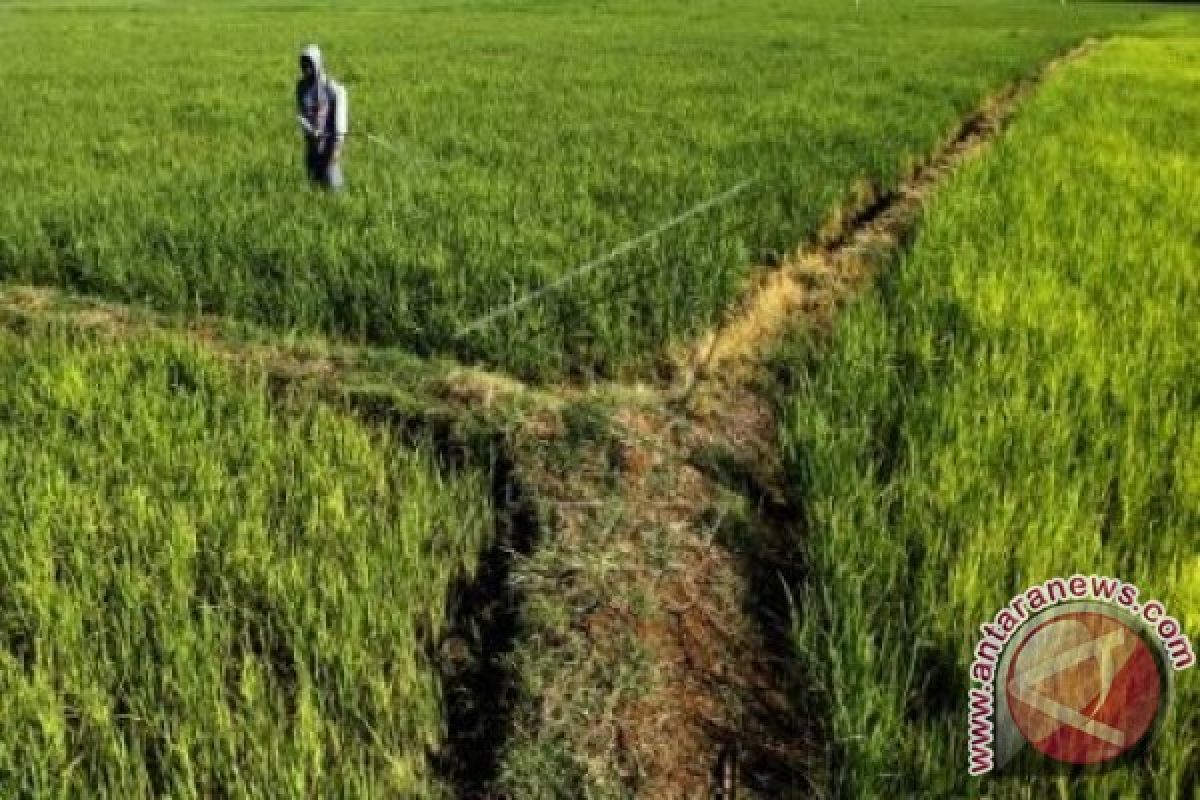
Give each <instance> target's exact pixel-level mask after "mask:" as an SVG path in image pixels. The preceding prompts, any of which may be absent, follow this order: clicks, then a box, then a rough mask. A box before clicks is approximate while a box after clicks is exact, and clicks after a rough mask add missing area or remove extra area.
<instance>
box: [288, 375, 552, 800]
mask: <svg viewBox="0 0 1200 800" xmlns="http://www.w3.org/2000/svg"><path fill="white" fill-rule="evenodd" d="M274 388H275V390H276V391H281V392H284V393H287V392H288V391H290V389H289V387H288V382H287V381H284V382H282V383H281V384H280V385H279V386H277V387H274ZM336 396H337V398H338V399H339V400H340V402H342V403H343V404H344V405H346V406H347V407H349V408H350V409H351V411H352V412H353V413H355V414H356V415H358V416H359V417H360V418H361V419H363V420H364V421H366V422H367V423H368V424H370V425H371V426H373V427H374V428H376V429H378V430H383V431H387V432H389V433H390V435H391V436H393V437H395V439H396V441H397V443H398V444H399V445H401V446H402V447H405V448H412V447H424V448H427V449H429V450H432V451H433V452H434V453H435V454H436V456H437V460H438V462H439V465H440V467H441V468H442V469H443V470H445V471H448V472H451V473H453V472H455V471H459V470H463V469H481V470H483V471H485V474H486V475H487V476H488V478H489V481H490V486H489V495H490V501H491V511H492V520H493V524H492V531H491V535H490V536H489V538H488V539H487V542H486V544H485V547H484V550H483V552H482V553H480V555H479V560H478V566H477V569H476V571H475V573H474V574H473V575H472V574H467V573H465V572H464V573H462V574H460V575H459V576H458V577H457V578H456V579H455V580H454V581H453V582H452V583H451V585H450V586H449V587H448V588H447V596H446V605H445V607H446V609H447V622H446V625H445V629H444V630H441V631H432V630H427V629H419V630H418V637H417V638H418V641H420V642H422V643H423V647H424V649H425V652H426V657H427V658H428V661H429V663H430V664H431V665H433V666H434V667H435V668H436V670H437V672H438V676H439V681H440V684H441V689H442V702H443V713H444V714H445V722H446V738H445V740H444V742H443V743H442V746H441V748H440V749H439V750H437V751H434V752H430V753H429V761H430V765H431V768H432V770H433V773H434V774H435V775H436V776H437V777H438V778H439V779H440V782H441V783H442V784H443V785H444V786H446V787H447V788H448V789H449V790H450V791H451V792H452V795H453V796H454V797H457V798H463V800H494V798H497V797H498V795H496V794H495V792H494V789H493V786H494V784H495V781H496V777H497V773H498V769H499V765H500V758H501V756H502V754H503V751H504V746H505V744H506V743H507V742H508V739H509V735H510V730H511V725H512V716H513V711H514V708H515V706H516V701H517V684H516V680H515V674H514V672H513V669H512V666H511V661H512V659H511V655H512V652H513V647H514V643H515V641H516V636H517V630H518V623H519V612H520V609H521V607H522V604H523V598H522V596H521V593H520V592H519V591H517V589H516V588H515V586H514V584H513V581H512V580H511V579H510V578H511V574H512V569H513V565H514V562H515V561H516V560H517V559H519V558H521V557H522V556H526V555H528V554H529V553H531V552H532V551H533V548H534V546H535V544H536V537H537V533H538V531H539V530H540V527H539V524H538V519H537V516H536V514H535V512H534V506H533V503H532V501H531V500H530V498H529V496H528V494H527V493H526V492H525V491H524V490H523V488H522V487H521V485H520V481H519V479H518V478H517V473H516V468H515V465H514V463H513V461H512V459H511V457H510V455H509V449H508V446H507V443H506V442H505V439H504V436H503V434H501V433H497V432H495V427H494V426H489V425H486V424H481V425H478V426H475V425H472V424H471V422H466V423H464V422H463V416H462V415H461V414H460V413H456V412H455V413H451V412H447V413H440V412H439V411H438V410H436V409H433V410H431V409H428V408H423V409H420V410H414V409H409V408H404V407H403V403H402V402H398V400H397V399H396V398H394V397H391V396H389V395H388V394H387V393H386V392H384V393H380V392H374V391H370V390H365V391H361V392H359V391H353V390H351V391H339V392H338V393H337V394H336Z"/></svg>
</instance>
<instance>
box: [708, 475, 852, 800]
mask: <svg viewBox="0 0 1200 800" xmlns="http://www.w3.org/2000/svg"><path fill="white" fill-rule="evenodd" d="M696 466H697V467H699V468H701V469H702V470H703V471H705V472H707V473H708V474H709V475H711V476H712V477H713V478H714V479H715V480H716V481H717V482H718V483H719V484H720V485H721V486H722V487H724V488H725V489H727V490H729V491H730V492H732V493H733V494H734V495H737V496H739V497H741V498H744V499H745V501H746V502H745V506H744V508H743V509H742V510H741V511H740V512H739V513H733V514H729V515H727V516H726V518H725V521H724V523H723V524H722V526H721V528H720V530H719V531H718V536H719V540H720V542H721V544H722V546H724V547H725V548H726V549H727V550H728V552H730V553H731V554H733V555H734V556H735V558H736V560H737V565H738V569H739V570H740V572H741V573H742V576H743V579H744V581H745V585H746V586H747V587H748V589H749V593H748V596H747V597H746V607H745V608H744V609H743V611H744V613H745V614H746V615H747V617H748V618H749V619H751V620H753V622H754V624H755V626H756V628H757V632H758V635H759V638H760V640H761V641H762V643H763V644H764V645H765V647H764V651H763V652H762V653H761V654H759V655H758V656H757V659H758V662H759V663H758V664H757V666H756V669H755V670H754V672H755V673H756V675H757V676H759V677H760V678H763V679H765V680H760V681H759V682H757V683H754V684H751V685H749V686H745V687H739V688H740V692H739V693H740V694H741V697H740V698H739V706H740V714H739V726H738V729H737V730H728V731H720V732H718V733H719V735H720V736H721V737H722V738H724V739H725V740H726V741H727V742H728V744H727V746H726V748H725V749H724V750H723V751H722V752H721V753H720V754H718V757H717V759H716V761H715V763H714V765H713V786H714V797H718V798H722V800H725V798H730V799H731V800H732V798H733V797H734V794H732V793H730V791H729V790H728V789H725V788H724V787H725V786H731V787H732V786H735V785H736V786H740V787H742V788H743V789H746V790H749V791H750V792H753V793H755V795H756V796H762V797H780V798H790V797H812V796H821V793H822V787H823V786H824V783H825V781H824V777H823V772H824V769H823V765H822V764H821V763H820V762H819V759H820V757H821V756H822V755H823V753H822V752H821V748H820V746H819V745H818V743H822V742H828V741H829V740H830V739H829V736H828V735H827V733H828V731H827V730H826V728H827V727H828V726H827V722H828V720H830V719H831V716H830V713H831V711H830V709H828V708H827V707H826V706H825V703H824V698H823V697H822V695H820V694H819V693H817V692H814V691H813V687H815V686H819V685H820V681H819V680H813V679H812V678H811V677H810V676H807V675H805V674H804V670H803V669H802V665H801V662H800V661H799V659H797V656H796V652H795V646H794V643H793V639H792V625H793V617H794V615H796V614H797V613H801V614H803V613H804V612H803V610H800V609H797V608H796V606H795V600H796V599H797V598H800V597H802V596H803V594H804V587H805V586H806V584H807V582H808V581H809V579H810V575H809V569H808V566H807V564H806V562H805V559H804V557H803V546H802V544H801V543H802V542H803V541H804V539H805V533H804V521H803V520H804V515H803V513H802V509H800V508H798V507H797V506H796V504H795V503H794V502H793V498H792V497H791V496H790V495H788V496H784V495H783V494H782V493H781V492H779V491H778V490H777V489H776V488H774V487H773V486H771V485H768V483H773V481H771V480H770V479H769V478H766V479H764V477H763V476H761V475H759V474H757V472H756V470H755V469H753V468H752V467H748V466H747V465H744V464H741V463H738V462H737V461H734V460H732V459H724V458H721V459H718V460H716V461H713V462H709V463H702V464H697V465H696ZM768 676H769V678H768ZM734 769H736V770H737V772H738V773H740V774H738V775H736V776H731V774H730V772H731V770H734ZM722 791H724V792H725V793H724V794H722V793H721V792H722Z"/></svg>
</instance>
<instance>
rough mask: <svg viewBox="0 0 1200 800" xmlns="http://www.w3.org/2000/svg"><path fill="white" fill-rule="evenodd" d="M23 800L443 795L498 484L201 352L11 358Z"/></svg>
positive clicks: (2, 457) (19, 786)
mask: <svg viewBox="0 0 1200 800" xmlns="http://www.w3.org/2000/svg"><path fill="white" fill-rule="evenodd" d="M0 375H2V376H3V380H2V381H0V409H2V410H0V475H2V476H3V478H2V479H3V484H4V491H3V492H0V795H3V796H4V797H13V798H16V797H127V798H134V797H151V796H170V797H176V798H187V797H247V798H249V797H296V798H300V797H306V798H307V797H383V796H403V797H417V796H439V792H440V790H439V787H438V786H437V785H436V782H435V780H434V779H433V778H432V777H431V774H430V771H429V768H428V766H427V764H426V753H427V751H429V750H436V749H437V747H438V746H439V745H440V743H441V741H442V737H443V733H444V732H443V728H444V724H445V723H444V721H443V716H442V714H443V712H442V708H441V700H440V697H439V689H438V682H437V681H438V678H437V674H436V672H435V670H434V669H432V668H431V665H430V664H429V663H427V661H426V655H425V650H426V648H427V647H428V642H429V640H430V637H431V636H432V635H436V634H437V633H438V632H439V631H441V630H442V628H443V623H444V617H445V615H446V600H447V593H448V591H449V588H450V585H451V581H453V580H454V579H455V578H457V577H458V576H460V575H462V574H463V572H464V571H467V570H472V569H474V566H475V563H476V560H477V558H478V553H479V551H480V548H481V546H482V544H483V540H484V538H485V537H486V535H487V532H488V530H489V522H488V516H487V515H488V501H487V499H486V494H485V486H484V484H483V482H482V481H481V480H480V479H479V478H478V476H474V475H472V474H470V473H460V474H456V475H455V476H452V477H446V476H442V475H440V474H439V471H438V465H437V463H436V460H435V459H434V458H433V456H432V455H431V454H429V453H427V452H424V451H423V450H420V449H416V450H404V449H401V448H399V447H398V446H396V444H395V442H394V441H392V440H391V439H390V437H389V436H388V435H387V434H386V432H383V431H380V430H375V429H370V428H366V427H364V426H363V424H361V423H360V422H358V421H356V420H354V419H353V418H350V417H348V416H346V415H345V414H343V413H340V412H338V411H335V410H333V409H331V408H329V407H325V406H322V405H319V404H316V403H313V402H309V401H304V400H302V399H299V398H297V399H295V400H293V401H291V402H289V403H288V407H287V408H286V409H281V408H278V407H276V406H275V405H274V404H273V403H272V402H271V400H270V399H269V398H268V394H267V391H266V387H265V386H264V385H263V384H262V383H261V382H259V381H257V380H252V379H249V378H248V377H247V376H244V375H235V374H231V373H230V372H228V371H227V370H226V369H224V368H220V367H219V366H218V365H216V364H214V363H213V362H212V361H211V360H210V359H209V358H206V357H203V356H202V355H201V354H199V353H198V351H197V350H196V349H195V348H193V347H185V346H182V345H180V344H178V343H171V342H168V341H149V342H146V343H142V344H136V345H134V344H126V345H120V344H117V343H114V342H112V341H103V340H100V341H86V340H85V341H78V340H77V337H76V336H68V335H66V334H63V333H54V332H49V333H41V334H36V335H32V336H31V337H28V338H24V339H20V338H17V337H16V336H14V335H13V334H11V333H5V334H3V335H0Z"/></svg>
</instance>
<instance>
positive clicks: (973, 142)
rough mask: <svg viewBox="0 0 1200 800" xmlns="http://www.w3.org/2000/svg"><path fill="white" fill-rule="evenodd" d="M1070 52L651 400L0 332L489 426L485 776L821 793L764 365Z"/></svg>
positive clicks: (852, 213) (413, 367) (989, 112)
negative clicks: (529, 515) (191, 358)
mask: <svg viewBox="0 0 1200 800" xmlns="http://www.w3.org/2000/svg"><path fill="white" fill-rule="evenodd" d="M1092 45H1093V43H1092V42H1085V43H1084V44H1083V45H1081V46H1079V47H1077V48H1075V49H1074V50H1072V51H1070V52H1069V53H1067V54H1065V55H1063V56H1061V57H1060V58H1058V59H1055V60H1054V61H1052V62H1050V63H1049V64H1048V65H1047V66H1046V67H1045V68H1044V69H1043V70H1042V71H1041V72H1040V73H1039V74H1038V76H1036V77H1034V78H1030V79H1027V80H1024V81H1020V82H1018V83H1016V84H1014V85H1012V86H1010V87H1009V88H1007V89H1006V90H1004V91H1002V92H1000V93H999V94H997V95H995V96H993V97H991V98H989V99H988V100H987V101H986V102H985V103H983V104H982V105H981V106H980V108H979V109H978V110H976V111H975V112H974V113H972V114H971V115H970V116H968V117H967V118H966V119H965V120H964V121H963V123H962V125H961V126H960V127H959V129H958V130H957V131H956V132H955V133H954V134H953V135H952V136H951V137H950V138H949V139H948V140H947V141H946V142H945V143H944V144H943V145H942V146H941V147H940V148H939V149H938V150H937V151H936V152H935V153H934V154H933V155H932V156H931V157H930V158H929V159H928V160H927V161H926V162H925V163H924V164H923V165H922V166H920V167H918V168H917V169H916V170H915V171H914V172H913V174H912V175H911V176H909V177H908V178H907V179H906V180H905V181H904V182H903V183H902V184H901V185H900V186H899V187H898V188H896V189H895V190H893V191H890V192H886V193H879V192H875V191H864V192H861V193H860V194H861V202H860V203H859V204H858V205H856V206H855V207H852V208H848V209H846V210H845V211H844V212H842V213H841V214H838V215H835V217H834V218H833V219H832V220H831V221H830V223H829V224H828V225H827V226H826V228H825V232H824V234H823V236H822V237H821V238H820V241H819V243H817V244H815V245H812V246H808V247H805V248H802V249H801V250H799V251H798V252H796V253H795V254H793V255H792V256H791V257H789V258H787V259H785V260H784V262H783V263H782V264H781V265H780V266H778V267H775V268H763V269H762V270H760V271H758V276H759V277H758V278H757V281H756V282H755V284H754V285H752V286H750V287H748V288H747V290H746V292H745V293H744V296H743V298H742V300H741V301H740V302H738V303H736V304H734V306H732V308H731V310H730V312H729V314H728V315H727V316H726V319H725V321H724V322H723V324H721V325H720V326H719V327H718V328H717V329H715V330H713V331H710V332H709V333H707V334H705V335H704V336H701V337H699V338H698V340H697V341H696V342H695V343H694V344H693V345H692V346H690V347H688V348H686V349H685V350H684V351H683V352H681V353H679V354H677V355H676V356H675V358H674V359H673V360H674V363H675V364H676V365H677V368H676V370H675V375H674V377H673V379H672V380H671V381H670V382H668V383H665V384H663V385H658V386H630V385H623V384H601V385H597V386H593V387H588V388H584V389H580V388H577V387H576V388H567V387H548V388H544V389H535V388H532V387H529V386H526V385H524V384H521V383H520V382H518V381H515V380H513V379H511V378H509V377H506V376H503V375H496V374H492V373H487V372H484V371H481V370H474V369H467V368H461V367H454V366H452V365H446V364H444V363H442V364H429V363H426V364H420V363H417V362H416V361H415V360H414V361H412V362H411V363H410V362H405V369H399V370H398V369H396V368H395V365H394V364H392V363H390V362H386V363H379V361H378V357H377V356H375V355H373V354H372V353H370V352H369V351H366V350H362V349H356V348H352V347H337V346H332V345H328V344H324V343H316V344H311V343H308V344H306V343H292V344H281V343H279V342H269V343H268V342H256V341H253V340H251V339H247V338H245V337H238V336H231V335H229V333H228V332H227V331H226V330H225V329H224V328H223V327H222V325H221V323H220V321H219V320H211V319H202V320H193V321H190V322H188V323H186V324H182V323H179V322H178V321H177V320H172V319H170V318H166V317H163V316H161V315H154V314H151V313H149V312H143V311H135V310H131V309H127V308H123V307H121V306H118V305H114V304H107V303H101V302H92V301H86V300H80V299H78V298H76V299H71V298H70V297H69V296H67V295H63V294H61V293H58V292H54V291H51V290H33V289H20V288H17V289H7V290H2V291H0V321H3V323H5V324H7V325H8V326H9V327H14V328H15V327H19V326H20V325H23V324H29V323H30V321H31V320H40V321H45V320H47V319H51V320H57V321H58V322H60V323H61V324H65V325H70V326H72V327H76V328H82V329H87V330H90V331H94V332H98V333H99V334H101V335H112V336H114V337H117V336H136V335H146V334H147V333H153V332H158V331H163V330H166V331H171V330H174V331H176V332H178V333H181V334H183V335H185V336H187V337H188V338H191V339H196V340H199V341H200V342H201V343H202V344H203V345H204V346H206V347H207V348H209V349H210V350H211V351H212V352H214V353H216V354H218V355H219V356H220V357H222V358H224V359H227V360H229V361H231V362H235V363H237V364H242V365H246V366H250V367H255V368H263V369H266V370H267V371H268V372H269V373H270V374H271V375H272V376H273V377H274V378H276V379H277V380H280V381H284V382H289V383H291V382H298V381H299V382H307V383H312V384H316V385H319V386H321V387H323V388H325V389H327V390H331V391H334V392H351V391H363V392H376V393H380V394H386V395H387V396H388V397H389V398H391V399H390V400H389V402H403V401H401V400H396V398H397V397H407V398H408V399H409V402H411V403H412V405H413V406H414V407H415V406H421V405H422V404H424V405H423V406H422V407H423V408H425V407H429V406H430V405H431V404H432V405H436V406H439V407H440V408H441V409H442V411H443V412H444V413H445V414H446V415H448V416H450V417H454V416H455V415H458V416H466V415H473V416H474V417H480V416H486V417H487V418H488V419H489V420H491V422H490V423H489V424H494V425H497V426H499V427H500V428H502V430H503V433H502V436H503V437H504V439H505V440H506V442H507V445H506V446H507V447H508V448H509V449H510V451H511V458H512V463H513V472H514V474H515V475H516V477H517V479H518V480H520V482H521V483H522V488H523V491H525V492H526V493H528V494H529V496H530V497H531V498H532V502H533V504H534V505H535V506H536V509H537V515H538V520H537V524H538V527H539V529H540V531H541V534H542V535H541V537H540V541H539V542H537V543H536V544H535V545H531V546H530V548H529V552H524V553H522V554H520V558H519V559H518V561H517V562H516V563H515V564H514V565H513V567H512V574H511V576H510V578H509V579H510V580H511V581H513V582H514V586H516V587H519V592H517V596H518V598H519V602H520V603H521V606H522V608H521V613H522V623H521V628H520V630H519V631H518V632H517V633H516V634H515V635H516V636H517V639H516V641H515V642H513V648H512V651H511V652H509V653H501V654H495V653H489V654H483V655H482V656H481V657H483V658H489V659H493V660H494V661H495V664H496V665H497V667H496V668H497V669H499V668H500V667H499V666H498V665H499V664H500V663H501V661H500V659H501V657H503V659H507V660H506V661H505V662H504V664H505V665H504V667H503V668H504V669H507V670H509V671H510V672H511V674H512V675H513V676H514V677H513V680H514V681H515V682H516V683H517V684H518V685H517V686H516V688H515V692H516V694H517V695H518V698H517V699H515V700H514V701H513V702H514V703H515V707H514V708H511V709H507V710H506V712H505V713H506V714H510V715H511V717H512V727H513V734H512V736H511V740H510V742H509V743H508V744H507V748H508V749H507V750H506V751H505V752H503V753H497V756H496V758H497V760H498V761H499V762H503V763H505V764H508V765H509V766H512V765H514V764H517V763H521V760H522V758H528V757H531V756H536V755H537V754H539V753H542V752H555V753H559V754H563V753H565V754H566V755H565V756H562V758H565V761H564V762H563V763H564V764H566V767H564V768H563V769H564V770H565V771H568V772H571V773H572V775H573V776H574V777H573V778H572V779H573V780H576V781H577V783H582V784H586V785H588V786H590V787H593V788H598V790H599V791H609V790H611V791H612V792H613V793H614V794H616V793H619V792H624V791H632V792H633V793H634V794H636V795H637V796H639V797H645V798H684V797H686V798H691V797H706V796H722V795H720V794H719V793H718V792H719V790H720V787H721V786H727V787H729V790H730V791H734V790H735V789H736V790H739V791H741V794H739V795H738V796H740V797H744V796H747V795H753V794H757V795H759V796H763V797H774V796H781V795H784V794H791V793H796V792H804V791H805V790H806V789H812V787H813V786H819V785H820V779H821V776H820V774H819V770H820V763H821V759H820V747H819V743H820V737H821V730H820V728H819V726H818V725H817V724H816V723H814V722H812V721H811V720H812V718H813V717H815V716H818V715H817V714H814V713H811V709H808V708H806V707H805V705H804V704H805V702H806V701H805V700H804V697H805V694H804V692H803V691H802V689H803V684H804V681H803V676H799V675H796V674H794V672H793V669H792V663H793V660H792V659H790V658H789V655H788V651H787V634H788V624H789V621H788V614H789V612H790V609H789V605H788V604H789V602H790V599H789V595H788V589H789V587H794V586H796V585H798V583H799V582H800V581H801V580H802V578H803V575H802V565H801V564H799V563H797V562H796V558H797V556H796V552H797V549H798V548H797V546H796V543H797V541H798V539H797V537H799V536H800V535H801V534H802V532H801V531H800V530H799V527H798V522H797V521H796V520H795V515H794V514H791V513H790V511H791V510H790V509H789V508H788V505H787V493H786V491H785V483H786V480H785V476H784V475H783V473H782V467H781V464H780V462H779V453H778V448H777V446H776V438H775V437H776V430H777V421H776V415H775V412H776V408H775V405H774V403H775V402H776V400H775V398H774V396H773V392H772V387H771V386H770V382H769V376H768V375H767V374H766V371H765V370H764V369H763V367H764V366H765V361H766V359H767V358H768V357H769V355H770V353H771V352H772V350H773V348H774V347H775V345H776V344H777V343H778V342H779V341H780V340H781V339H782V338H783V336H784V335H785V334H787V333H788V332H789V331H792V330H795V329H797V328H803V327H809V328H816V329H824V328H826V327H827V326H828V325H829V324H830V323H831V322H832V320H833V319H834V317H835V315H836V312H837V310H838V308H839V307H840V305H841V304H842V303H843V302H845V301H846V300H847V299H848V298H849V297H851V296H852V295H853V293H854V292H855V291H856V290H857V289H859V288H860V287H862V286H863V284H864V282H865V281H867V280H869V278H870V277H871V276H872V274H873V273H874V272H875V270H876V269H877V267H878V266H879V265H881V264H883V263H885V261H886V260H887V259H888V258H890V257H891V256H892V255H893V254H895V253H896V252H897V251H898V250H899V249H900V248H902V247H903V246H904V243H905V242H906V240H907V238H908V237H909V235H910V234H911V232H912V230H913V227H914V225H915V224H916V222H917V220H918V218H919V216H920V213H921V209H922V208H923V205H924V203H925V202H926V200H927V198H928V197H929V195H930V193H931V192H933V191H935V190H936V189H937V188H938V186H939V185H940V184H941V183H942V182H943V181H944V180H945V179H946V178H947V176H948V175H949V174H950V173H952V172H953V170H954V169H956V168H957V167H958V166H959V165H961V164H962V163H964V162H965V161H967V160H968V159H970V158H972V157H973V156H975V155H976V154H977V153H979V152H980V151H981V150H982V149H983V148H985V147H986V146H987V145H988V143H989V142H990V141H991V140H993V139H994V138H995V137H996V136H997V134H998V133H999V132H1000V131H1001V130H1002V128H1003V126H1004V123H1005V122H1006V121H1007V120H1008V119H1009V117H1011V115H1012V114H1013V113H1014V112H1015V110H1016V109H1017V108H1018V106H1019V105H1020V103H1021V101H1022V100H1023V99H1025V97H1026V96H1028V95H1029V94H1030V93H1031V92H1032V91H1033V90H1034V89H1035V88H1036V86H1037V84H1038V83H1039V82H1040V81H1041V80H1042V78H1044V77H1045V76H1046V75H1047V74H1048V73H1050V72H1052V71H1053V70H1055V69H1057V67H1058V66H1059V65H1060V64H1062V63H1063V62H1065V61H1068V60H1072V59H1075V58H1078V57H1080V56H1082V55H1083V54H1084V53H1085V52H1087V50H1089V49H1090V48H1091V47H1092ZM422 413H424V412H422ZM522 693H523V694H522ZM481 699H482V698H481ZM560 766H561V765H560ZM485 783H486V782H485ZM724 796H727V797H732V796H733V795H732V794H727V795H724Z"/></svg>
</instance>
